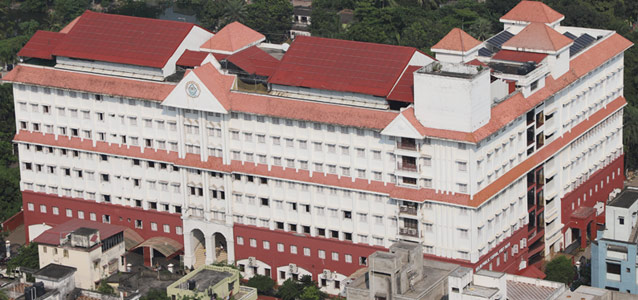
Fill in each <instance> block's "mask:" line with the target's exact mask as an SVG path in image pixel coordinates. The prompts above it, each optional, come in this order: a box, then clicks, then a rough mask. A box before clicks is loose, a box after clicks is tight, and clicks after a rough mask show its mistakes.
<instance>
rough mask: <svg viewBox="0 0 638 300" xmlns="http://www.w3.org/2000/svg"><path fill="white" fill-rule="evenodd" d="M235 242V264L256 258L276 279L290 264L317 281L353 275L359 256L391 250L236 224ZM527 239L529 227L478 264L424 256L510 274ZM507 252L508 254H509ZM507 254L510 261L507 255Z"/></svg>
mask: <svg viewBox="0 0 638 300" xmlns="http://www.w3.org/2000/svg"><path fill="white" fill-rule="evenodd" d="M234 234H235V237H234V239H235V240H234V241H235V261H239V260H241V259H247V258H248V257H251V256H253V257H255V258H256V259H258V260H260V261H262V262H264V263H266V264H268V265H269V266H270V268H271V270H270V273H271V276H272V278H273V279H275V280H276V279H277V276H278V274H277V272H276V271H277V267H281V266H287V265H288V264H290V263H294V264H296V265H297V266H298V267H300V268H303V269H305V270H307V271H309V272H311V273H312V276H313V279H315V280H317V275H318V274H321V272H322V271H323V270H324V269H329V270H331V271H337V272H338V273H340V274H343V275H345V276H349V275H350V274H352V273H354V272H355V271H356V270H358V269H360V268H363V267H365V266H362V265H359V257H361V256H364V257H368V256H369V255H370V254H372V253H373V252H375V251H388V250H387V249H386V248H383V247H379V246H370V245H366V244H355V243H352V242H346V241H340V240H337V239H327V238H322V237H311V236H309V235H300V234H293V233H290V232H285V231H281V230H269V229H265V228H259V227H254V226H248V225H240V224H235V226H234ZM238 236H241V237H242V238H243V239H244V244H243V245H238V244H237V243H236V241H237V237H238ZM523 238H527V227H526V226H524V227H523V228H521V229H519V230H517V231H516V232H514V234H513V235H512V236H510V237H508V238H507V239H505V240H504V241H502V242H501V243H499V244H498V245H497V246H496V247H494V248H493V249H492V250H491V251H489V252H488V253H487V254H485V255H483V257H482V258H481V259H480V260H479V261H478V262H476V263H470V262H468V261H465V260H458V259H450V258H445V257H439V256H435V255H431V254H425V255H423V256H424V257H425V258H427V259H432V260H436V261H442V262H449V263H455V264H460V265H462V266H465V267H469V268H473V269H475V270H478V269H479V267H480V268H481V269H488V268H489V266H490V264H491V265H492V270H494V271H500V272H508V273H512V274H514V273H516V272H518V266H519V264H520V261H521V259H523V260H526V259H527V255H526V253H527V248H525V249H519V252H518V253H517V254H515V255H512V246H514V245H520V240H521V239H523ZM250 239H256V240H257V247H255V248H253V247H250ZM264 240H265V241H269V242H270V249H269V250H265V249H263V241H264ZM278 243H282V244H284V252H278V251H277V244H278ZM291 245H295V246H297V254H292V253H290V246H291ZM304 247H307V248H310V249H311V255H310V256H304V254H303V248H304ZM320 249H321V250H324V251H326V258H325V259H320V258H319V257H318V250H320ZM332 252H338V253H339V261H333V260H332ZM506 253H507V254H506ZM345 254H350V255H352V263H346V262H345V259H344V255H345ZM506 255H507V261H505V256H506ZM497 257H498V258H499V265H498V266H497V265H496V260H497Z"/></svg>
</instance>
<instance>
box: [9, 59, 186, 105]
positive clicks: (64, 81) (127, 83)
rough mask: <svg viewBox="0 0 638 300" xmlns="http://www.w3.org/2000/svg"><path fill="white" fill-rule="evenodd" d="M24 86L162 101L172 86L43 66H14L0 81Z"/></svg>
mask: <svg viewBox="0 0 638 300" xmlns="http://www.w3.org/2000/svg"><path fill="white" fill-rule="evenodd" d="M2 79H3V80H5V81H9V82H18V83H28V84H35V85H40V86H49V87H56V88H63V89H70V90H76V91H86V92H91V93H96V94H103V95H114V96H122V97H130V98H138V99H146V100H155V101H163V100H164V99H166V96H168V94H169V93H170V92H171V91H172V90H173V88H174V87H175V85H173V84H165V83H159V82H151V81H144V80H136V79H124V78H118V77H112V76H103V75H93V74H86V73H80V72H73V71H64V70H60V69H52V68H45V67H35V66H28V65H18V66H16V67H15V68H14V69H13V70H12V71H11V72H9V73H8V74H7V75H5V76H4V77H3V78H2Z"/></svg>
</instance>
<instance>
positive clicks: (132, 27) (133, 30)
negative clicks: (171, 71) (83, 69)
mask: <svg viewBox="0 0 638 300" xmlns="http://www.w3.org/2000/svg"><path fill="white" fill-rule="evenodd" d="M193 26H194V25H193V24H191V23H184V22H176V21H166V20H158V19H147V18H138V17H130V16H121V15H112V14H103V13H96V12H92V11H88V10H87V11H86V12H84V14H82V16H81V17H80V18H79V19H77V22H76V23H75V24H74V25H73V27H72V28H71V29H70V30H69V32H68V33H67V34H66V35H65V37H64V39H62V40H61V42H60V43H59V44H58V46H57V47H56V48H55V49H54V50H53V51H52V54H53V55H56V56H66V57H73V58H80V59H89V60H97V61H106V62H113V63H121V64H130V65H137V66H148V67H154V68H161V67H164V65H166V62H167V61H168V59H169V58H170V57H171V56H172V55H173V53H174V52H175V50H176V49H177V47H178V46H179V45H180V44H181V43H182V41H183V40H184V38H185V37H186V35H187V34H188V33H189V32H190V30H191V29H192V28H193Z"/></svg>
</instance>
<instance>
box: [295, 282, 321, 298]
mask: <svg viewBox="0 0 638 300" xmlns="http://www.w3.org/2000/svg"><path fill="white" fill-rule="evenodd" d="M322 296H323V295H322V294H321V291H320V290H319V288H318V287H317V286H314V285H312V286H307V287H305V288H304V289H303V291H302V292H301V295H299V299H301V300H321V299H324V298H323V297H322Z"/></svg>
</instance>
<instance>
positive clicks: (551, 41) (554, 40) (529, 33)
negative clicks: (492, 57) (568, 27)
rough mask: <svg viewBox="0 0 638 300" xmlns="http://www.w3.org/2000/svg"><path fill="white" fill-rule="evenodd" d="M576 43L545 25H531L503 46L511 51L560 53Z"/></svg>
mask: <svg viewBox="0 0 638 300" xmlns="http://www.w3.org/2000/svg"><path fill="white" fill-rule="evenodd" d="M573 42H574V41H572V39H570V38H568V37H566V36H564V35H562V34H560V33H558V31H556V30H554V29H553V28H551V27H549V26H547V25H545V24H543V23H531V24H529V25H527V26H526V27H525V28H524V29H523V30H522V31H521V32H519V33H518V34H517V35H515V36H513V37H512V38H511V39H509V40H508V41H507V42H505V43H504V44H503V48H509V49H510V50H518V49H534V50H544V51H558V50H560V49H563V48H565V47H567V46H569V45H570V44H572V43H573Z"/></svg>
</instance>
